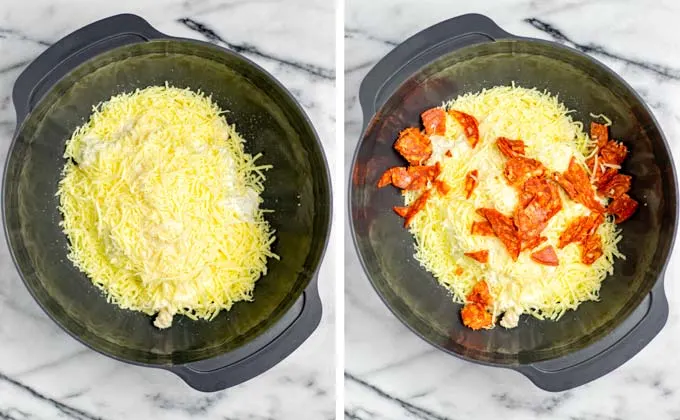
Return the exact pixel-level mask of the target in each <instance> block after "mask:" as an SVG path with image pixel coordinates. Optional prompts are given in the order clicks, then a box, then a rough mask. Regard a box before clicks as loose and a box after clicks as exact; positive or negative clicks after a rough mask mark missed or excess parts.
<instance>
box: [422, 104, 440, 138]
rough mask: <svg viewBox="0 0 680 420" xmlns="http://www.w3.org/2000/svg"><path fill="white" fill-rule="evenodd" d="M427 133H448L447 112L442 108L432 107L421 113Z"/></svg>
mask: <svg viewBox="0 0 680 420" xmlns="http://www.w3.org/2000/svg"><path fill="white" fill-rule="evenodd" d="M420 118H421V119H422V120H423V126H424V127H425V134H428V135H430V134H436V135H439V136H442V135H444V134H445V133H446V112H445V111H444V110H443V109H442V108H430V109H428V110H427V111H425V112H423V113H422V114H420Z"/></svg>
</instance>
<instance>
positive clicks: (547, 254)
mask: <svg viewBox="0 0 680 420" xmlns="http://www.w3.org/2000/svg"><path fill="white" fill-rule="evenodd" d="M530 258H531V259H532V260H534V261H535V262H537V263H539V264H543V265H550V266H553V267H557V266H558V265H559V263H560V262H559V261H558V259H557V254H556V253H555V248H553V247H552V245H548V246H546V247H545V248H543V249H540V250H538V251H536V252H534V253H532V254H531V255H530Z"/></svg>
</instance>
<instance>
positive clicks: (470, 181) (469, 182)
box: [465, 169, 479, 198]
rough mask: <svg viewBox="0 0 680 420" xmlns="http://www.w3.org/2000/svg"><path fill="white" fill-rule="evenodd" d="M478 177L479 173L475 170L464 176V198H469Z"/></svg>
mask: <svg viewBox="0 0 680 420" xmlns="http://www.w3.org/2000/svg"><path fill="white" fill-rule="evenodd" d="M478 175H479V172H478V171H477V169H475V170H472V171H470V172H468V173H467V175H465V198H470V196H471V195H472V192H473V191H474V190H475V187H476V186H477V176H478Z"/></svg>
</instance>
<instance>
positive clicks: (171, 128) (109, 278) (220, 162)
mask: <svg viewBox="0 0 680 420" xmlns="http://www.w3.org/2000/svg"><path fill="white" fill-rule="evenodd" d="M224 114H225V113H224V112H223V111H222V110H220V109H219V107H218V106H217V105H216V104H215V103H214V102H213V101H212V100H211V99H210V98H209V97H206V96H205V95H203V94H202V93H200V92H198V93H196V92H192V91H191V90H188V89H178V88H174V87H170V86H168V85H167V84H166V86H153V87H149V88H146V89H143V90H137V91H135V92H132V93H124V94H120V95H117V96H114V97H112V98H111V99H110V100H109V101H107V102H105V103H102V104H99V105H97V106H96V107H94V109H93V114H92V115H91V117H90V119H89V120H88V121H87V122H86V123H85V124H83V125H82V126H80V127H79V128H78V129H77V130H76V131H75V132H74V134H73V135H72V137H71V138H70V139H69V140H68V142H67V143H66V151H65V154H64V157H65V158H66V159H67V161H66V164H65V166H64V170H63V174H62V179H61V181H60V183H59V190H58V192H57V195H58V196H59V200H60V210H61V212H62V215H63V221H62V222H61V226H62V228H63V230H64V232H65V233H66V235H67V236H68V239H69V241H70V250H69V251H70V252H69V255H68V257H69V259H70V260H71V261H72V262H73V263H74V264H75V266H76V267H77V268H78V269H80V270H81V271H83V272H84V273H86V274H87V275H88V277H89V278H90V279H91V281H92V282H93V283H94V284H95V285H96V286H97V287H99V288H100V289H102V290H103V291H104V292H105V294H106V296H107V299H108V301H109V302H111V303H114V304H116V305H118V306H120V307H121V308H124V309H129V310H133V311H141V312H143V313H146V314H148V315H154V314H157V317H156V319H155V322H154V324H155V325H156V326H157V327H159V328H167V327H169V326H170V325H171V324H172V319H173V316H174V315H176V314H181V315H186V316H187V317H189V318H191V319H205V320H211V319H213V318H215V316H217V314H218V313H219V312H220V311H221V310H229V309H230V308H231V307H232V305H233V304H234V303H235V302H238V301H250V300H252V298H253V290H254V287H255V282H256V281H257V280H258V279H259V278H260V276H261V275H263V274H266V272H267V258H278V257H277V256H276V255H275V254H274V253H273V252H272V251H271V246H272V243H273V242H274V240H275V236H274V231H273V230H272V229H271V228H270V226H269V224H268V223H267V221H266V220H265V218H264V216H263V213H264V212H265V210H263V209H260V208H259V207H260V204H261V203H262V199H261V198H260V193H262V191H263V190H264V181H265V175H264V172H265V171H266V170H267V169H269V168H270V166H269V165H260V164H258V162H257V161H258V159H259V158H260V155H257V156H252V155H250V154H248V153H246V152H245V150H244V142H245V141H244V139H243V138H242V137H241V136H240V135H239V134H238V133H237V132H236V128H235V127H234V126H233V125H230V124H229V123H228V122H227V120H226V118H225V116H224Z"/></svg>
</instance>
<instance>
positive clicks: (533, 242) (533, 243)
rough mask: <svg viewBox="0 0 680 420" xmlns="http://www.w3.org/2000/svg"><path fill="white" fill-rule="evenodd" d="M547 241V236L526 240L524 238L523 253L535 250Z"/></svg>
mask: <svg viewBox="0 0 680 420" xmlns="http://www.w3.org/2000/svg"><path fill="white" fill-rule="evenodd" d="M547 240H548V238H546V237H545V236H533V237H531V238H526V239H524V238H522V251H524V250H525V249H534V248H536V247H537V246H539V245H540V244H542V243H543V242H545V241H547Z"/></svg>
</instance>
